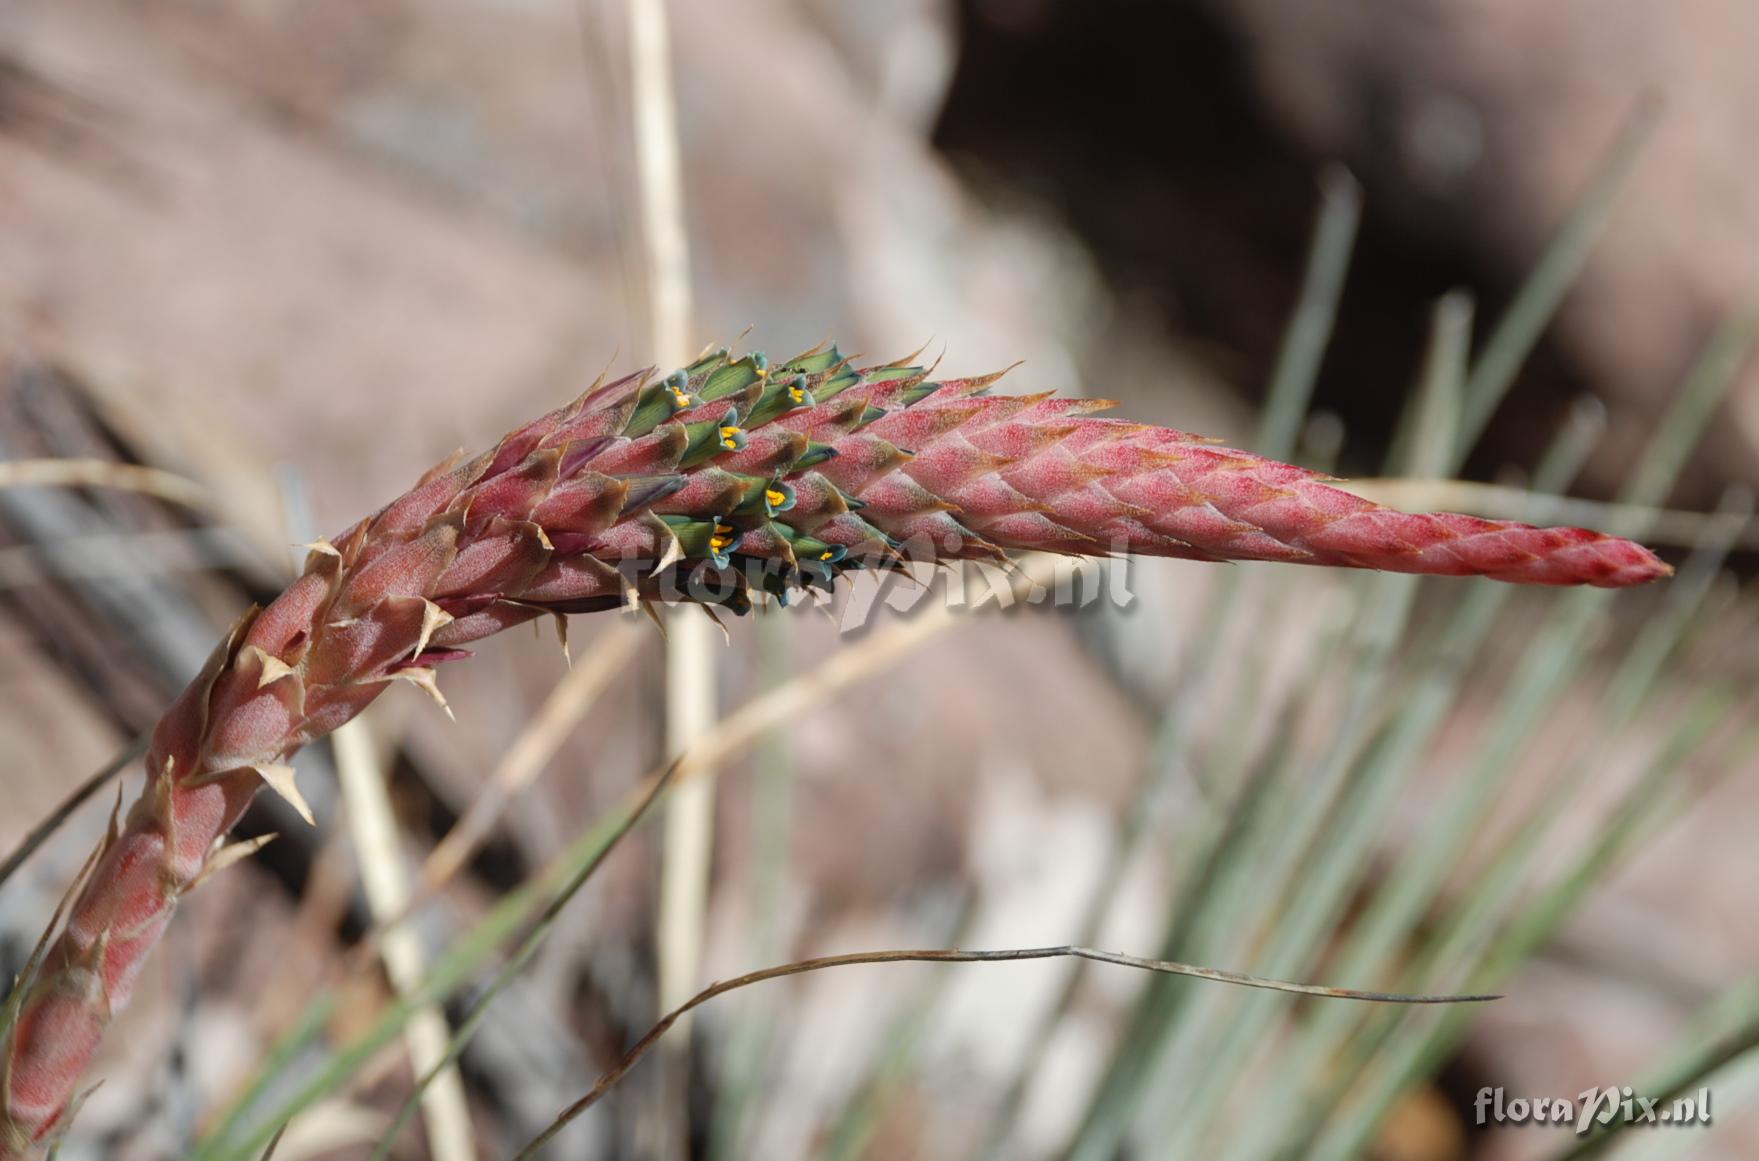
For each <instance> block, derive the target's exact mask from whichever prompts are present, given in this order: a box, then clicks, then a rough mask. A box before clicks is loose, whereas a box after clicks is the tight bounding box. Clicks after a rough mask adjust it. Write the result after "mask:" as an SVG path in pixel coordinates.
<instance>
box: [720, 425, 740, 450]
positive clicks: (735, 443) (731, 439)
mask: <svg viewBox="0 0 1759 1161" xmlns="http://www.w3.org/2000/svg"><path fill="white" fill-rule="evenodd" d="M721 446H722V447H724V448H726V449H727V450H728V451H736V450H738V448H739V429H738V428H737V427H723V428H721Z"/></svg>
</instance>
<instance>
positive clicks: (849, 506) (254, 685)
mask: <svg viewBox="0 0 1759 1161" xmlns="http://www.w3.org/2000/svg"><path fill="white" fill-rule="evenodd" d="M994 379H995V376H989V377H985V378H979V379H963V380H948V381H942V382H933V381H930V380H929V379H928V377H927V374H926V373H925V372H924V371H922V370H921V369H919V368H913V367H906V366H900V365H888V366H884V367H875V368H868V369H866V370H864V371H858V370H855V369H853V368H851V367H850V366H849V365H848V364H847V362H846V361H845V360H844V359H843V358H842V357H841V356H839V355H838V354H837V352H836V351H835V350H834V349H831V350H818V351H813V352H809V353H808V354H806V355H802V356H800V357H799V358H797V359H793V360H790V361H789V362H788V363H787V364H785V365H783V366H781V367H779V368H771V367H770V366H769V364H768V363H767V362H766V361H765V360H764V359H763V357H762V356H761V355H751V356H747V357H745V358H741V359H733V358H731V357H729V356H728V355H727V354H726V352H724V351H723V352H715V353H713V354H711V355H709V356H707V357H705V358H704V359H702V360H701V361H699V362H698V363H696V364H694V365H693V366H691V367H689V368H686V369H684V370H682V371H679V372H676V373H674V374H673V375H671V376H669V377H667V378H666V379H664V380H658V381H655V380H653V379H651V377H650V376H648V375H645V374H644V375H637V376H631V377H629V378H625V379H621V380H618V381H617V382H615V383H610V384H607V385H595V386H594V388H593V389H592V390H590V391H588V392H587V393H586V394H585V395H583V396H582V397H581V398H580V399H578V400H576V401H575V402H574V403H572V404H570V405H569V406H567V407H564V408H562V409H561V410H559V411H555V412H553V413H551V414H549V415H546V416H544V417H543V418H542V419H539V420H537V421H535V422H533V423H531V424H528V425H526V426H525V427H523V428H521V429H519V430H518V431H515V432H513V433H511V434H509V435H507V436H506V437H505V438H504V439H502V440H501V442H500V443H499V444H497V445H496V446H495V447H494V448H492V449H490V450H489V451H488V452H485V453H484V454H482V455H480V456H478V457H476V458H475V459H473V460H470V461H468V462H465V463H452V462H448V463H445V464H442V465H440V466H439V467H437V468H435V469H434V470H433V471H432V472H430V473H429V474H428V476H427V477H425V478H424V479H423V480H422V481H421V482H420V483H419V484H417V485H416V487H415V488H414V489H413V490H412V491H410V492H409V493H408V494H407V495H405V496H403V497H402V498H400V499H398V500H396V501H394V502H392V503H391V504H390V505H389V506H387V507H385V508H384V509H382V510H380V511H379V512H378V513H377V514H376V515H374V516H371V517H369V518H368V519H366V520H364V521H362V522H361V523H359V524H357V525H355V526H354V527H353V528H351V529H349V530H348V531H347V532H345V533H343V534H342V535H341V536H339V537H337V538H336V539H335V541H334V542H333V543H323V544H320V545H318V546H316V547H315V548H314V550H313V552H312V553H311V555H310V557H309V558H308V560H307V564H306V569H305V573H304V575H303V576H301V577H300V578H299V579H298V580H296V581H295V582H294V583H293V584H292V585H290V586H289V587H288V589H287V591H286V592H284V593H282V594H281V596H280V597H278V598H277V599H276V600H275V601H273V602H272V603H271V604H270V605H269V606H268V607H267V608H266V609H263V610H262V611H261V612H252V613H248V614H246V615H245V617H244V618H243V619H242V620H241V621H240V622H239V623H238V625H237V626H235V627H234V629H233V630H232V633H231V634H230V635H229V636H228V637H227V639H226V640H225V641H224V642H222V643H221V645H220V647H219V648H218V649H217V650H216V651H215V653H214V655H213V657H212V658H211V659H210V660H209V662H208V664H207V666H206V668H205V669H204V670H203V671H202V673H201V675H200V676H198V677H197V678H196V680H195V681H194V682H193V683H192V684H191V685H190V687H189V688H188V689H187V690H186V691H184V693H183V695H182V696H181V697H179V698H178V700H177V701H176V703H175V704H173V705H172V707H171V709H170V711H169V712H168V713H167V714H166V715H165V717H164V719H163V720H162V721H161V722H160V723H159V725H158V728H157V730H156V731H155V732H154V735H153V741H152V746H151V749H150V751H149V753H148V757H147V772H148V779H147V786H146V790H145V792H144V794H143V795H142V797H141V799H140V801H139V802H137V803H136V804H135V805H134V808H133V809H132V810H131V811H130V812H129V815H128V818H127V820H126V823H125V825H123V826H122V827H121V828H120V829H119V830H118V831H117V832H116V833H114V834H112V835H111V836H110V837H109V838H108V839H107V840H106V843H105V846H104V848H103V850H102V851H101V852H100V853H99V856H98V859H97V862H96V865H95V867H94V869H93V871H92V873H91V876H90V878H89V880H88V881H87V883H86V885H85V886H84V888H83V889H82V890H81V891H80V893H79V895H78V897H77V898H76V899H75V901H74V903H73V906H72V908H71V910H70V912H69V918H68V921H67V924H66V927H65V929H64V930H63V932H62V933H61V936H60V938H59V940H58V941H57V942H56V943H55V944H54V945H53V946H52V947H51V948H50V949H49V951H48V953H47V955H46V957H45V959H44V961H43V964H42V966H41V969H40V971H39V972H38V973H37V976H36V978H35V979H34V980H32V981H28V982H27V983H26V985H25V986H27V987H28V988H29V991H28V992H27V993H26V995H25V999H24V1002H23V1005H22V1008H21V1009H20V1014H19V1018H18V1020H17V1023H16V1025H15V1027H14V1030H13V1034H12V1038H11V1041H10V1043H9V1044H7V1045H6V1046H5V1051H4V1056H3V1057H0V1063H3V1065H4V1074H3V1076H0V1083H3V1092H0V1097H3V1101H0V1159H21V1158H30V1157H35V1156H38V1155H39V1154H40V1152H41V1151H42V1149H43V1148H44V1146H45V1145H46V1143H47V1142H48V1141H49V1140H50V1139H51V1138H52V1137H53V1136H54V1134H55V1133H56V1132H57V1131H58V1130H60V1129H62V1128H64V1127H65V1121H66V1119H67V1116H68V1109H69V1106H70V1102H71V1100H72V1098H73V1095H74V1093H75V1089H76V1086H77V1085H78V1083H79V1081H80V1078H81V1076H82V1075H83V1074H84V1072H85V1070H86V1066H87V1064H88V1063H89V1062H90V1060H91V1056H92V1054H93V1052H94V1051H95V1050H96V1048H97V1045H98V1041H99V1039H100V1037H101V1035H102V1032H103V1029H104V1026H105V1024H106V1023H107V1022H108V1020H109V1018H110V1016H111V1015H112V1014H113V1013H114V1012H115V1011H116V1010H117V1009H119V1008H120V1007H121V1006H122V1005H123V1004H124V1003H125V1002H126V1001H127V998H128V992H129V989H130V987H131V986H132V984H133V982H134V980H135V979H136V977H137V976H138V974H139V971H140V968H141V965H142V963H143V962H144V961H145V958H146V955H147V953H148V952H149V951H150V950H151V949H152V947H153V945H154V944H155V943H156V942H157V941H158V939H159V938H160V936H161V934H162V933H163V931H164V929H165V926H166V925H167V923H168V922H169V921H170V918H171V913H172V911H173V910H174V909H175V907H176V903H177V900H178V898H179V897H180V896H181V895H182V894H183V893H184V892H186V891H187V890H189V889H190V888H191V886H192V885H194V884H195V883H196V882H197V881H199V878H200V876H201V874H202V872H203V870H204V868H207V867H214V866H223V865H225V862H226V861H227V860H226V858H225V856H221V855H220V853H219V852H220V851H221V849H222V848H220V847H219V845H218V844H219V843H220V841H221V839H222V838H223V837H224V836H225V834H226V833H227V832H228V831H229V830H230V829H231V827H232V825H233V824H234V823H235V822H236V821H237V819H238V817H239V815H240V814H241V813H242V812H243V811H244V808H245V807H246V805H248V804H249V802H250V800H251V798H252V797H253V796H254V795H255V794H256V792H257V791H258V789H259V788H260V787H261V785H262V784H263V783H265V782H266V783H267V784H268V785H269V786H270V787H271V788H273V789H274V790H275V791H276V792H278V793H280V794H282V795H284V796H286V797H287V798H288V799H289V800H291V801H292V802H293V803H294V805H295V806H297V807H299V809H300V810H301V811H302V812H304V809H305V808H304V803H303V802H302V801H301V800H300V798H299V794H298V791H297V789H296V788H295V787H294V784H293V774H292V769H291V767H289V766H288V765H287V762H288V760H289V758H290V757H291V756H292V754H293V753H294V752H295V751H296V750H298V749H299V748H300V747H301V746H303V745H305V744H306V743H308V742H310V741H313V740H314V739H316V738H319V737H322V736H323V735H324V734H327V733H329V732H330V731H331V730H333V729H335V728H336V727H337V726H339V725H341V724H342V723H343V722H346V721H347V720H348V719H349V718H351V717H353V716H354V715H355V714H357V713H359V712H360V710H361V709H362V708H364V707H365V706H366V705H367V703H369V702H370V701H372V699H373V698H375V697H377V696H378V694H379V693H380V692H381V691H382V690H383V689H385V688H386V686H387V685H388V684H389V683H390V682H391V681H393V680H397V679H402V680H406V681H410V682H413V683H415V684H417V685H420V686H422V687H423V688H424V689H426V690H427V691H428V692H429V693H430V694H432V695H433V696H435V697H436V698H437V697H438V696H439V691H438V689H437V687H436V686H435V685H434V680H433V668H432V667H433V665H435V664H437V663H439V662H441V661H447V660H452V659H455V658H458V657H460V656H462V655H463V654H462V653H461V652H460V651H459V649H458V647H459V646H461V645H464V644H467V643H469V642H471V641H474V640H476V639H478V638H480V637H485V636H487V635H489V634H491V633H495V632H498V631H500V630H501V629H504V628H506V627H508V626H509V625H513V624H517V623H519V622H522V621H526V620H529V619H531V618H533V617H536V616H540V615H543V614H545V613H553V614H563V613H570V612H587V611H591V610H595V609H605V608H613V607H616V606H619V605H623V604H627V603H635V602H642V601H654V600H665V599H673V598H677V599H686V600H696V601H699V602H703V603H710V604H715V605H719V606H723V607H726V608H730V609H731V610H733V611H735V612H742V611H744V610H745V609H746V608H748V607H749V606H750V603H751V596H750V593H751V590H752V589H754V588H756V589H760V590H763V591H766V592H769V593H773V594H776V595H778V596H782V597H785V596H786V595H787V594H788V593H789V592H790V591H791V590H792V589H794V588H797V587H799V586H802V585H807V584H819V585H826V586H828V585H829V584H830V583H831V582H833V581H834V580H835V579H836V577H837V576H839V575H840V574H842V573H844V572H847V571H849V570H850V569H858V568H867V569H883V568H892V567H897V566H898V565H900V564H903V563H905V562H907V561H909V560H929V561H951V560H960V559H979V560H981V559H994V558H997V557H999V556H1001V555H1003V554H1005V553H1006V552H1009V551H1019V550H1031V549H1042V550H1048V551H1051V552H1061V553H1075V554H1102V553H1116V552H1135V553H1143V554H1148V555H1153V556H1173V557H1185V558H1191V559H1198V560H1269V561H1286V562H1291V563H1297V564H1314V565H1330V566H1333V567H1343V568H1372V569H1387V570H1393V571H1397V572H1411V573H1434V574H1439V575H1447V576H1466V575H1476V576H1486V577H1492V578H1494V579H1497V580H1504V581H1516V582H1522V583H1528V584H1548V585H1577V584H1589V585H1600V586H1605V587H1617V586H1622V585H1633V584H1640V583H1642V582H1644V581H1648V580H1654V579H1655V578H1657V577H1661V576H1665V575H1667V573H1668V571H1669V570H1668V567H1667V565H1665V564H1663V563H1662V562H1661V561H1659V560H1657V559H1656V558H1655V556H1654V555H1653V554H1651V553H1650V552H1649V551H1648V550H1647V549H1645V548H1642V547H1641V546H1639V545H1636V544H1633V543H1631V542H1630V541H1628V540H1621V539H1618V538H1616V537H1611V536H1604V535H1601V534H1600V533H1596V532H1589V531H1585V530H1583V529H1579V528H1534V527H1531V526H1528V525H1525V524H1511V523H1505V522H1499V521H1491V520H1480V519H1476V518H1474V517H1470V516H1452V515H1409V514H1406V513H1403V512H1396V511H1393V510H1391V509H1388V508H1384V507H1381V506H1379V505H1377V504H1374V503H1371V502H1370V501H1368V500H1364V499H1362V498H1360V497H1358V496H1354V495H1351V494H1350V493H1348V492H1344V491H1341V490H1339V489H1337V488H1333V487H1331V486H1329V485H1328V484H1327V482H1326V481H1325V479H1324V478H1323V477H1320V476H1317V475H1315V474H1313V473H1311V472H1307V471H1304V470H1302V469H1300V468H1295V467H1291V466H1289V465H1287V464H1279V463H1276V462H1273V461H1270V460H1265V459H1261V458H1260V457H1257V456H1253V455H1248V454H1247V453H1245V452H1239V451H1233V450H1230V449H1227V448H1221V447H1216V446H1214V445H1213V444H1210V443H1208V442H1207V441H1205V440H1203V439H1200V438H1199V437H1196V436H1192V435H1188V434H1185V433H1183V432H1177V431H1170V430H1166V429H1162V428H1155V427H1147V426H1144V425H1142V424H1135V423H1126V422H1120V421H1117V420H1112V419H1103V418H1095V417H1093V416H1092V415H1091V414H1090V413H1091V412H1094V411H1099V410H1102V409H1104V408H1106V407H1109V406H1110V404H1107V403H1104V402H1097V401H1092V400H1072V399H1054V398H1050V397H1048V396H1036V397H1016V396H992V395H989V394H987V393H986V392H987V390H988V388H989V386H990V384H991V383H992V382H993V381H994ZM692 580H695V581H698V582H712V583H703V584H698V585H697V586H695V587H692V585H691V583H690V582H691V581H692ZM217 857H218V858H219V861H218V862H217V861H216V859H217Z"/></svg>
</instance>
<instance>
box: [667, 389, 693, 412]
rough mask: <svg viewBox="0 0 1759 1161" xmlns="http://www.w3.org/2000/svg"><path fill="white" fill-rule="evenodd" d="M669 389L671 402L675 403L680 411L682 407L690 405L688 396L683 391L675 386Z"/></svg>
mask: <svg viewBox="0 0 1759 1161" xmlns="http://www.w3.org/2000/svg"><path fill="white" fill-rule="evenodd" d="M671 391H672V402H673V403H676V404H677V405H678V409H679V410H680V411H682V410H683V409H684V408H686V407H689V406H690V396H689V395H686V394H685V393H684V392H683V391H681V390H679V389H678V388H676V387H673V388H672V389H671Z"/></svg>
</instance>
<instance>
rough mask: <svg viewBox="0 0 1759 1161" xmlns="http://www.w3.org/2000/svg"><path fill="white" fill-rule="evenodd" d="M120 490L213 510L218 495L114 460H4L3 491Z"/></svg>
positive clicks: (180, 478) (157, 471) (171, 474)
mask: <svg viewBox="0 0 1759 1161" xmlns="http://www.w3.org/2000/svg"><path fill="white" fill-rule="evenodd" d="M17 487H51V488H120V489H122V490H124V491H129V492H142V493H145V494H146V495H149V496H157V497H158V498H159V499H161V500H169V501H171V502H172V503H174V504H181V505H183V506H184V507H186V508H197V509H201V510H202V511H209V510H212V509H213V507H214V494H213V493H212V492H211V491H209V490H208V489H207V488H205V487H203V486H202V485H200V484H198V483H196V482H195V481H194V480H192V479H189V478H188V477H186V476H180V475H178V474H176V473H175V472H167V471H165V470H164V469H163V468H149V467H144V466H142V465H140V464H119V463H116V462H115V461H113V460H85V459H80V460H74V459H40V460H38V459H32V460H4V461H0V488H17Z"/></svg>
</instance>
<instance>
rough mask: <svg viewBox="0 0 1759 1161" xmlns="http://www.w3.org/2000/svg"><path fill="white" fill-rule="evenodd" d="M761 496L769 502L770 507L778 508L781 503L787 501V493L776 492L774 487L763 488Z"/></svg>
mask: <svg viewBox="0 0 1759 1161" xmlns="http://www.w3.org/2000/svg"><path fill="white" fill-rule="evenodd" d="M763 498H764V499H766V500H768V501H769V502H770V507H772V508H780V507H781V506H782V505H783V504H786V503H787V502H788V495H787V493H785V492H778V491H777V490H776V489H774V488H767V489H765V490H764V494H763Z"/></svg>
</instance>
